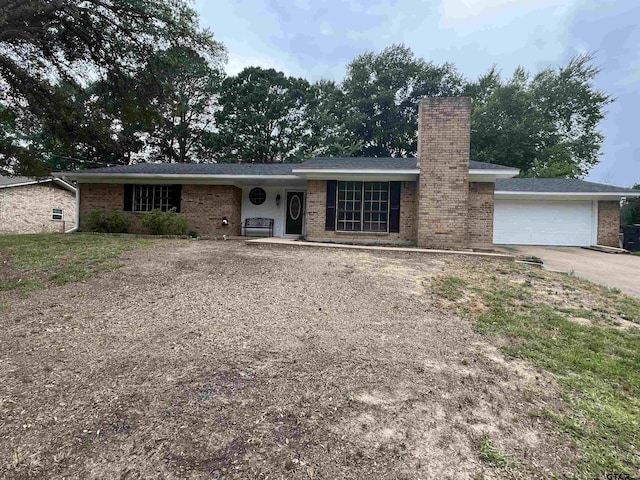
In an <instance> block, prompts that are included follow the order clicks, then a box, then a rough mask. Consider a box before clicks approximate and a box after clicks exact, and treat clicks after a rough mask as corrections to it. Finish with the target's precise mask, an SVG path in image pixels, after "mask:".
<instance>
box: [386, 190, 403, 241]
mask: <svg viewBox="0 0 640 480" xmlns="http://www.w3.org/2000/svg"><path fill="white" fill-rule="evenodd" d="M401 188H402V182H389V231H390V232H391V233H399V232H400V189H401Z"/></svg>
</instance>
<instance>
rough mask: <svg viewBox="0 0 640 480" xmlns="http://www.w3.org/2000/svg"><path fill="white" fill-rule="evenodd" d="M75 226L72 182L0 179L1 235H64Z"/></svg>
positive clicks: (74, 194)
mask: <svg viewBox="0 0 640 480" xmlns="http://www.w3.org/2000/svg"><path fill="white" fill-rule="evenodd" d="M75 225H76V188H75V187H74V186H73V185H71V184H70V183H68V182H66V181H65V180H63V179H61V178H45V179H41V180H37V179H33V178H28V177H3V176H0V233H41V232H62V233H64V232H66V231H69V230H71V229H72V228H74V227H75Z"/></svg>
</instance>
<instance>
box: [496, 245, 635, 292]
mask: <svg viewBox="0 0 640 480" xmlns="http://www.w3.org/2000/svg"><path fill="white" fill-rule="evenodd" d="M507 250H508V251H516V252H518V253H521V254H523V255H535V256H537V257H540V258H541V259H542V260H543V261H544V265H545V268H548V269H550V270H556V271H561V272H574V273H575V274H576V275H578V276H580V277H583V278H586V279H587V280H591V281H592V282H596V283H599V284H601V285H607V286H609V287H615V288H619V289H620V290H622V291H623V292H625V293H627V294H629V295H634V296H636V297H640V257H638V256H636V255H614V254H610V253H601V252H595V251H593V250H586V249H584V248H578V247H534V246H528V245H527V246H524V245H523V246H518V247H508V248H507Z"/></svg>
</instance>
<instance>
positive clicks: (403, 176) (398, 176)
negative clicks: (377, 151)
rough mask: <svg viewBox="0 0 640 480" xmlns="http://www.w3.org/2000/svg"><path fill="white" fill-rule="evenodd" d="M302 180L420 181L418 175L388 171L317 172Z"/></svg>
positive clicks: (303, 177) (306, 175) (305, 176)
mask: <svg viewBox="0 0 640 480" xmlns="http://www.w3.org/2000/svg"><path fill="white" fill-rule="evenodd" d="M298 178H300V179H302V180H345V181H355V182H357V181H365V182H366V181H373V182H375V181H378V182H380V181H405V182H415V181H417V180H418V174H417V173H398V172H397V171H389V170H386V171H385V172H384V173H369V172H367V173H345V172H344V171H340V172H336V173H329V172H325V171H323V172H316V173H313V174H305V175H304V176H302V175H301V176H300V177H298Z"/></svg>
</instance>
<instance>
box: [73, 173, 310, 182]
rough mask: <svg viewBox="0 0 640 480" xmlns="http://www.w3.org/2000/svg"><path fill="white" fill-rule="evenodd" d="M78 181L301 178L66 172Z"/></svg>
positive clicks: (283, 177) (231, 180)
mask: <svg viewBox="0 0 640 480" xmlns="http://www.w3.org/2000/svg"><path fill="white" fill-rule="evenodd" d="M65 176H67V177H68V178H73V179H74V180H76V181H77V182H78V183H151V182H153V183H158V182H160V183H172V182H173V183H176V182H179V183H198V184H207V183H212V184H214V183H222V184H224V183H233V182H237V181H243V180H253V181H255V180H293V181H295V180H300V177H298V176H296V175H211V174H210V175H190V174H180V175H176V174H148V173H126V174H111V173H94V174H89V173H78V174H65Z"/></svg>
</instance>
